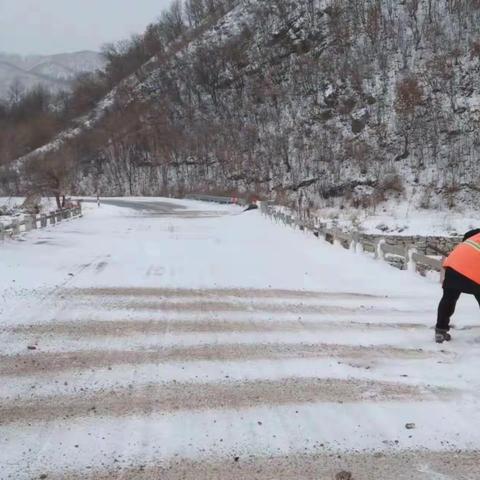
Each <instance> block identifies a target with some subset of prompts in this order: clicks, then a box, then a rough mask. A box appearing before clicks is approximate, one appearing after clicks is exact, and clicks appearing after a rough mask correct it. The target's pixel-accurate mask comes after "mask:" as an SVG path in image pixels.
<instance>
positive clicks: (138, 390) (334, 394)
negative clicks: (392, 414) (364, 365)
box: [0, 378, 454, 425]
mask: <svg viewBox="0 0 480 480" xmlns="http://www.w3.org/2000/svg"><path fill="white" fill-rule="evenodd" d="M453 393H454V392H452V391H448V390H446V389H440V388H435V387H420V386H416V385H408V384H405V383H403V384H402V383H393V382H378V381H371V380H370V381H367V380H359V379H348V380H339V379H335V378H285V379H281V380H276V381H273V380H271V381H268V380H264V381H260V380H258V381H251V382H223V383H179V382H169V383H158V384H151V385H145V386H135V387H134V385H130V386H129V387H127V388H115V389H105V390H103V391H97V392H95V393H93V394H92V393H88V394H85V393H83V392H81V391H80V392H78V393H77V394H76V395H53V396H46V397H36V398H33V399H29V400H26V399H16V400H13V401H10V402H6V401H3V402H2V405H0V419H2V421H1V422H0V423H1V424H3V425H5V424H9V423H17V422H20V423H25V422H26V423H30V422H50V421H55V420H57V419H66V418H73V417H95V416H97V415H99V416H102V417H105V416H114V417H117V416H126V415H146V416H148V415H151V414H153V413H158V412H165V413H168V412H173V411H177V410H190V411H194V410H210V409H241V408H247V407H248V408H250V407H256V406H261V405H269V406H275V405H283V404H302V403H319V402H339V403H343V402H361V401H369V402H382V401H395V400H396V401H398V400H407V399H408V400H414V401H426V400H434V399H438V398H445V399H448V398H451V397H452V395H453Z"/></svg>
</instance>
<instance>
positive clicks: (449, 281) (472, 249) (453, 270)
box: [435, 229, 480, 343]
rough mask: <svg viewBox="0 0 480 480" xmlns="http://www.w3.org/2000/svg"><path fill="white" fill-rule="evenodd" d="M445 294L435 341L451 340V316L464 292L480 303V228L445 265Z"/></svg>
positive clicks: (458, 248)
mask: <svg viewBox="0 0 480 480" xmlns="http://www.w3.org/2000/svg"><path fill="white" fill-rule="evenodd" d="M443 268H445V280H444V282H443V297H442V299H441V300H440V304H439V306H438V318H437V326H436V328H435V341H436V342H437V343H443V342H445V341H447V342H449V341H450V340H451V339H452V337H451V335H450V333H449V331H450V318H451V317H452V315H453V314H454V312H455V306H456V304H457V301H458V299H459V297H460V295H461V294H462V293H467V294H469V295H474V296H475V298H476V299H477V302H478V303H479V304H480V229H475V230H470V231H469V232H467V233H466V234H465V236H464V237H463V242H462V243H461V244H460V245H458V246H457V247H455V249H454V250H453V252H452V253H451V254H450V255H449V256H448V258H447V259H446V260H445V263H444V264H443Z"/></svg>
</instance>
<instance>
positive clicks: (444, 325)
mask: <svg viewBox="0 0 480 480" xmlns="http://www.w3.org/2000/svg"><path fill="white" fill-rule="evenodd" d="M462 293H466V294H469V295H474V296H475V298H476V299H477V302H478V303H479V305H480V286H479V285H477V284H476V283H475V282H473V281H472V280H470V279H468V278H466V277H465V276H463V275H461V274H460V273H458V272H456V271H455V270H452V269H451V268H447V270H446V272H445V281H444V282H443V297H442V299H441V300H440V304H439V305H438V317H437V328H439V329H442V330H450V318H451V317H452V315H453V314H454V313H455V307H456V305H457V301H458V299H459V298H460V295H461V294H462Z"/></svg>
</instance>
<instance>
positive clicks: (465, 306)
mask: <svg viewBox="0 0 480 480" xmlns="http://www.w3.org/2000/svg"><path fill="white" fill-rule="evenodd" d="M129 202H136V204H135V205H133V207H134V208H126V207H132V205H131V203H122V201H120V200H114V201H113V202H111V203H110V204H109V205H106V204H104V205H103V206H102V207H101V208H97V207H96V205H95V204H88V205H86V207H85V208H86V215H85V217H84V218H83V219H81V220H75V221H72V222H70V223H65V224H63V225H60V226H57V227H55V228H50V229H47V230H42V231H37V232H32V233H31V234H29V235H28V236H26V237H25V238H23V239H22V240H21V241H9V242H6V243H4V244H1V245H0V267H1V275H0V295H1V297H0V479H2V480H3V479H15V480H17V479H18V480H23V479H34V478H47V479H55V480H60V479H88V480H93V479H105V480H106V479H128V480H130V479H142V480H147V479H148V480H150V479H162V480H164V479H167V480H168V479H172V480H173V479H195V480H198V479H199V478H203V479H222V480H230V479H259V480H260V479H261V480H264V479H283V480H287V479H288V480H290V479H292V480H293V479H309V480H310V479H311V480H314V479H315V480H319V479H321V480H323V479H325V480H327V479H328V480H331V479H335V476H336V475H337V474H339V473H340V472H341V471H345V472H351V473H352V478H353V479H354V480H372V479H374V478H381V479H382V480H393V479H395V480H406V479H420V480H433V479H435V480H436V479H442V480H448V479H451V480H453V479H455V480H459V479H465V480H466V479H469V480H471V479H477V478H480V462H479V458H480V456H479V455H480V454H479V450H480V430H479V429H478V425H479V424H480V402H479V401H478V392H479V388H480V377H479V375H478V370H479V367H480V363H479V361H478V356H479V354H480V339H479V337H480V322H478V317H479V315H478V306H477V305H476V303H475V302H474V300H472V299H471V298H468V297H466V298H462V300H461V302H460V303H461V304H460V306H459V309H458V313H457V316H456V321H455V323H456V324H457V329H456V330H455V331H454V342H452V343H451V344H448V345H443V346H437V345H435V344H434V343H433V341H432V338H433V330H432V329H431V326H432V323H433V322H434V317H435V308H436V303H437V301H438V298H439V295H440V286H439V284H438V283H437V282H435V281H434V280H428V279H423V278H421V277H419V276H417V275H414V274H412V273H410V272H400V271H397V270H395V269H393V268H392V267H390V266H388V265H387V264H384V263H382V262H380V261H376V260H374V259H372V258H370V257H369V256H367V255H360V254H358V255H356V254H353V253H352V252H349V251H346V250H343V249H341V248H340V247H334V246H331V245H329V244H327V243H325V242H323V241H321V240H318V239H316V238H315V237H311V236H308V235H306V234H303V233H301V232H297V231H292V230H289V229H287V228H285V227H283V226H279V225H275V224H273V223H271V222H270V221H269V220H267V219H265V218H263V217H261V215H260V214H259V213H258V212H256V211H254V212H247V213H243V212H242V211H241V209H239V208H238V207H234V206H218V205H209V204H202V203H198V202H191V201H180V200H178V201H177V200H175V201H170V200H165V199H162V200H160V199H159V200H158V205H157V206H155V205H153V206H152V202H154V200H152V199H136V200H134V199H132V200H130V201H129ZM122 205H123V208H122ZM170 206H171V207H170ZM157 207H158V208H157ZM407 424H409V425H408V426H409V428H406V426H407ZM410 424H411V425H410ZM338 478H340V479H341V478H344V479H348V478H349V477H348V475H347V474H346V473H345V474H344V476H343V477H342V476H338Z"/></svg>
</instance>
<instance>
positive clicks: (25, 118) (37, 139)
mask: <svg viewBox="0 0 480 480" xmlns="http://www.w3.org/2000/svg"><path fill="white" fill-rule="evenodd" d="M227 8H231V1H230V0H188V1H187V2H185V5H183V4H182V2H180V1H179V0H175V1H174V2H172V4H171V6H170V8H169V9H167V10H165V11H164V12H163V13H162V14H161V16H160V19H159V20H158V22H156V23H152V24H151V25H149V26H148V27H147V29H146V31H145V33H144V34H143V35H135V36H132V38H130V39H129V40H125V41H120V42H117V43H115V44H108V45H105V46H104V47H103V51H102V53H103V55H104V57H105V58H106V60H107V65H106V68H105V70H104V71H103V70H102V71H98V72H94V73H86V74H81V75H79V76H78V78H77V79H76V80H75V82H74V85H73V88H72V92H71V93H66V92H61V93H59V94H56V95H53V94H51V93H50V92H48V91H47V90H46V89H45V88H42V87H37V88H35V89H33V90H31V91H25V90H24V88H23V87H22V85H21V84H20V82H18V81H14V82H13V83H12V85H11V87H10V92H9V96H8V98H7V99H6V100H5V101H3V102H0V165H2V164H4V165H5V164H8V163H10V162H11V161H13V160H15V159H16V158H18V157H22V156H23V155H26V154H28V153H29V152H31V151H33V150H35V149H36V148H39V147H41V146H42V145H44V144H46V143H47V142H48V141H50V140H51V139H52V138H53V137H54V136H55V135H56V134H57V133H59V132H61V131H62V130H64V129H65V128H67V127H68V126H69V125H70V124H71V123H72V121H74V120H75V119H77V118H78V117H80V116H81V115H83V114H86V113H88V112H89V111H90V110H91V109H92V108H93V107H94V106H95V105H96V104H97V102H98V101H99V100H100V99H101V98H102V97H104V96H105V95H106V94H107V93H108V92H109V91H110V90H111V89H112V88H114V87H115V86H116V85H118V83H120V82H121V81H122V80H124V79H125V78H126V77H128V76H129V75H131V74H132V73H134V72H135V71H137V70H138V69H139V68H140V67H141V66H142V65H143V64H144V63H145V62H147V61H148V60H150V59H151V58H152V57H154V56H156V55H158V56H160V57H161V56H163V55H165V50H166V49H167V48H169V47H170V48H171V47H172V44H173V43H175V42H178V43H179V44H181V45H183V44H184V42H185V41H186V35H187V34H190V35H192V34H195V31H196V30H197V29H199V28H200V27H201V26H202V24H204V23H206V22H208V21H214V20H215V19H216V18H218V17H219V16H221V15H222V14H223V13H224V12H225V11H226V9H227ZM177 48H179V47H177ZM47 163H48V162H47Z"/></svg>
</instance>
